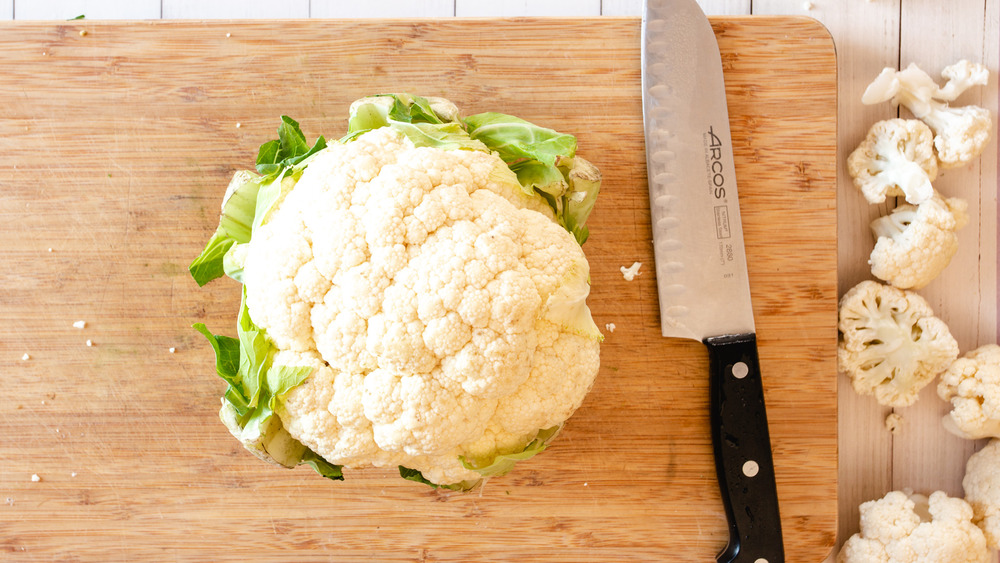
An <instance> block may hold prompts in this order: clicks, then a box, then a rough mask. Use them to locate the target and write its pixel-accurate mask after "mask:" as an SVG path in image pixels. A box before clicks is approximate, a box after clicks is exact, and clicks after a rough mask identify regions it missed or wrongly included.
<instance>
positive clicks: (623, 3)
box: [601, 0, 642, 16]
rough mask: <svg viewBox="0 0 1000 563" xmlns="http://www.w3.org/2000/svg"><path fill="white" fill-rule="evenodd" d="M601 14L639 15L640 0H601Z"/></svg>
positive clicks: (640, 11)
mask: <svg viewBox="0 0 1000 563" xmlns="http://www.w3.org/2000/svg"><path fill="white" fill-rule="evenodd" d="M601 15H602V16H641V15H642V0H602V1H601Z"/></svg>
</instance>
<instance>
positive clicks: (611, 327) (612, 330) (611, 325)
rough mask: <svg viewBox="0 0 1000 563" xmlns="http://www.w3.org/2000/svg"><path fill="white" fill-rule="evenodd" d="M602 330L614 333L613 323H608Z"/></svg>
mask: <svg viewBox="0 0 1000 563" xmlns="http://www.w3.org/2000/svg"><path fill="white" fill-rule="evenodd" d="M604 328H606V329H608V332H614V331H615V329H616V328H618V327H616V326H615V323H608V324H606V325H604Z"/></svg>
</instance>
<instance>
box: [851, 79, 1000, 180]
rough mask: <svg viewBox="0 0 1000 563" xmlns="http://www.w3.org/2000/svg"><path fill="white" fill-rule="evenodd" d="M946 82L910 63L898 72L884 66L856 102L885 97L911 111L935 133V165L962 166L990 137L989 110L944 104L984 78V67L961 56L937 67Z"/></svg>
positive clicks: (970, 159) (871, 100) (980, 150)
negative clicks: (960, 58) (940, 67)
mask: <svg viewBox="0 0 1000 563" xmlns="http://www.w3.org/2000/svg"><path fill="white" fill-rule="evenodd" d="M941 76H942V78H945V79H946V80H947V82H946V83H945V85H944V86H938V85H937V83H936V82H935V81H934V79H933V78H931V77H930V75H928V74H927V73H926V72H924V71H923V70H921V69H920V67H918V66H917V65H915V64H913V63H911V64H910V65H909V66H908V67H906V68H905V69H903V70H900V71H897V70H896V69H894V68H885V69H883V70H882V73H881V74H879V75H878V77H876V78H875V80H874V81H873V82H872V83H871V84H869V85H868V88H867V89H866V90H865V93H864V95H863V96H862V97H861V101H862V102H863V103H865V104H876V103H879V102H884V101H887V100H892V103H894V104H898V105H902V106H904V107H906V109H908V110H910V113H912V114H913V116H914V117H916V118H917V119H920V120H923V122H924V123H926V124H927V125H928V126H929V127H930V128H931V130H933V131H934V149H935V152H936V154H937V159H938V165H939V167H940V168H956V167H959V166H965V165H967V164H969V163H970V162H972V160H973V159H975V158H976V157H978V156H979V155H980V154H982V152H983V150H984V149H985V148H986V145H987V144H988V143H989V141H990V135H991V131H992V128H993V120H992V116H991V114H990V112H989V110H987V109H984V108H981V107H978V106H973V105H969V106H964V107H951V106H950V105H949V104H948V102H952V101H955V100H956V99H957V98H958V96H960V95H961V94H962V93H963V92H965V91H966V90H968V89H969V88H971V87H972V86H981V85H984V84H986V83H987V82H988V80H989V69H987V68H986V67H985V66H983V65H981V64H977V63H972V62H969V61H967V60H961V61H958V62H957V63H955V64H953V65H950V66H947V67H945V68H944V69H943V70H942V71H941Z"/></svg>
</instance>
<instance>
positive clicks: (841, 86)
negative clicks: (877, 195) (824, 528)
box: [753, 0, 912, 545]
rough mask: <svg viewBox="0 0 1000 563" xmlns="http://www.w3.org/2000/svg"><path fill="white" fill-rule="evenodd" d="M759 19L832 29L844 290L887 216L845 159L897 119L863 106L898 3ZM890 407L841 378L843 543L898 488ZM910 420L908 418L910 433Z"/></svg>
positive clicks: (764, 7) (823, 6) (782, 5)
mask: <svg viewBox="0 0 1000 563" xmlns="http://www.w3.org/2000/svg"><path fill="white" fill-rule="evenodd" d="M753 8H754V9H753V12H754V14H755V15H766V14H771V15H777V14H794V15H808V16H810V17H813V18H816V19H817V20H819V21H820V22H821V23H822V24H823V25H825V26H826V27H827V29H828V30H829V31H830V34H831V35H832V36H833V38H834V43H835V45H836V47H837V73H838V77H839V79H838V109H837V114H838V127H839V134H838V141H837V150H838V154H839V163H838V178H839V184H838V187H837V194H838V195H837V206H838V215H839V218H838V232H837V237H838V262H839V283H840V293H841V294H843V293H844V292H845V291H847V290H848V289H850V288H851V287H853V286H854V285H855V284H857V283H858V282H860V281H861V280H864V279H870V278H871V273H870V271H869V268H868V264H867V260H868V253H869V252H870V251H871V248H872V243H873V241H872V239H871V235H870V232H869V228H868V224H869V223H870V222H871V220H872V219H874V218H875V217H877V216H878V215H880V214H881V213H884V212H885V211H886V208H885V206H871V205H869V204H868V202H867V201H865V199H864V198H863V197H862V196H861V194H860V193H859V192H858V190H857V189H855V188H854V185H853V184H852V183H851V180H850V177H849V176H848V174H847V169H846V168H847V167H846V159H847V155H848V154H850V152H851V151H852V150H854V148H855V147H857V145H858V143H859V142H860V141H861V139H863V138H864V136H865V133H866V132H867V130H868V128H869V127H870V126H871V124H872V123H874V122H876V121H878V120H880V119H887V118H891V117H895V116H896V111H895V110H894V109H893V108H891V107H889V106H888V105H886V106H878V107H871V106H865V105H863V104H862V103H861V93H862V92H863V91H864V89H865V87H866V86H867V85H868V83H869V81H870V80H871V79H872V78H874V77H875V76H876V75H877V74H878V73H879V72H880V71H881V70H882V68H883V67H884V66H886V65H895V61H896V60H897V57H898V46H899V0H882V1H879V2H868V1H866V0H847V1H840V2H837V3H835V4H834V3H826V2H815V3H814V5H813V6H812V9H809V10H805V6H804V4H803V3H802V1H801V0H777V1H771V2H757V3H755V4H754V7H753ZM889 412H890V409H887V408H885V407H882V406H880V405H878V404H877V403H876V402H875V401H874V400H873V399H872V398H870V397H861V396H859V395H857V394H856V393H855V392H854V390H853V389H852V387H851V384H850V380H849V379H848V378H847V377H846V376H844V375H840V376H839V380H838V449H839V450H840V451H839V467H838V482H839V487H838V497H839V507H840V510H839V521H838V545H839V544H840V543H842V542H843V541H844V540H845V539H846V538H848V537H850V535H851V534H853V533H855V532H857V530H858V518H859V513H858V506H859V505H860V504H861V503H862V502H864V501H867V500H871V499H873V498H878V497H881V496H882V495H884V494H885V492H887V491H888V490H890V489H891V487H892V484H893V483H892V467H893V465H892V447H893V438H892V435H890V434H889V433H888V432H887V431H886V429H885V426H884V421H885V417H886V415H887V414H888V413H889ZM911 425H912V421H910V420H908V419H907V420H906V421H905V423H904V432H909V431H910V426H911Z"/></svg>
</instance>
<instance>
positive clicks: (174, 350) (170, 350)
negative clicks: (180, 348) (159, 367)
mask: <svg viewBox="0 0 1000 563" xmlns="http://www.w3.org/2000/svg"><path fill="white" fill-rule="evenodd" d="M167 351H168V352H170V353H171V354H173V353H174V352H176V351H177V348H174V347H172V346H171V347H170V349H168V350H167Z"/></svg>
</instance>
